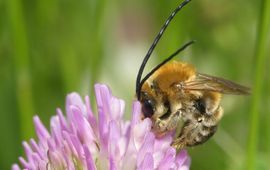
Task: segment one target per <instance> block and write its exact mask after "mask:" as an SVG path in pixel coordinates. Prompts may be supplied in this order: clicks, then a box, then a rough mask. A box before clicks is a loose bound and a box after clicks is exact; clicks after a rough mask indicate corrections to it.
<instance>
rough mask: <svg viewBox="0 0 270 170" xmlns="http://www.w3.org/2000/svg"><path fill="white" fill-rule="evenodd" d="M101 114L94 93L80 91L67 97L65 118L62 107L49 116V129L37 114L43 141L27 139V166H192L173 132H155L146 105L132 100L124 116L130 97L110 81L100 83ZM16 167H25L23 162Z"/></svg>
mask: <svg viewBox="0 0 270 170" xmlns="http://www.w3.org/2000/svg"><path fill="white" fill-rule="evenodd" d="M95 93H96V103H97V110H98V119H97V118H96V117H95V116H94V113H93V112H92V109H91V106H90V102H89V97H88V96H86V97H85V101H84V102H83V101H82V99H81V98H80V96H79V95H78V94H77V93H71V94H69V95H68V96H67V98H66V115H67V116H66V118H65V117H64V115H63V113H62V111H61V110H60V109H57V115H56V116H53V117H52V118H51V121H50V132H49V131H48V130H47V129H46V128H45V126H44V125H43V124H42V122H41V121H40V119H39V117H38V116H35V117H34V124H35V130H36V134H37V138H38V142H36V141H35V140H34V139H31V140H30V141H29V142H23V147H24V150H25V155H26V159H24V158H23V157H20V158H19V161H20V165H21V167H22V168H23V169H30V170H36V169H41V170H43V169H44V170H45V169H53V170H63V169H68V170H74V169H88V170H95V169H110V170H118V169H123V170H125V169H129V170H132V169H142V170H144V169H149V170H150V169H180V170H187V169H189V165H190V158H189V156H188V154H187V152H186V151H185V150H182V151H180V152H179V153H177V152H176V150H175V149H174V148H173V147H171V146H170V143H171V142H172V136H171V135H167V136H164V137H162V138H156V137H155V135H154V134H153V133H152V132H151V120H150V119H148V118H146V119H144V120H141V115H140V114H141V111H140V110H141V106H140V103H139V102H137V101H136V102H134V103H133V110H132V119H131V121H125V120H123V114H124V107H125V103H124V101H123V100H121V99H118V98H116V97H114V96H112V94H111V92H110V90H109V88H108V87H107V86H105V85H101V84H97V85H95ZM12 169H13V170H18V169H20V166H19V165H18V164H14V165H13V166H12Z"/></svg>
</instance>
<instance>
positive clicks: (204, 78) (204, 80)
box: [182, 73, 250, 95]
mask: <svg viewBox="0 0 270 170" xmlns="http://www.w3.org/2000/svg"><path fill="white" fill-rule="evenodd" d="M182 88H183V89H186V90H203V91H214V92H219V93H223V94H236V95H247V94H249V93H250V88H248V87H245V86H242V85H239V84H236V83H234V82H232V81H230V80H225V79H223V78H219V77H214V76H210V75H207V74H201V73H198V74H197V76H196V78H195V79H194V80H192V81H189V82H185V83H184V84H183V87H182Z"/></svg>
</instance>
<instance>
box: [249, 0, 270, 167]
mask: <svg viewBox="0 0 270 170" xmlns="http://www.w3.org/2000/svg"><path fill="white" fill-rule="evenodd" d="M269 21H270V0H261V8H260V16H259V23H258V30H257V33H258V34H257V43H256V51H255V58H256V59H255V70H254V71H255V72H254V73H255V75H254V76H255V77H254V85H253V91H252V99H251V100H252V104H251V110H250V131H249V139H248V151H247V159H246V161H247V162H246V166H247V169H249V170H253V169H256V166H255V160H256V155H257V145H258V136H259V135H258V134H259V133H258V129H259V117H260V112H259V105H260V103H261V98H262V87H263V80H264V65H265V62H266V54H265V52H266V43H267V34H268V31H269Z"/></svg>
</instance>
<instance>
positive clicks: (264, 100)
mask: <svg viewBox="0 0 270 170" xmlns="http://www.w3.org/2000/svg"><path fill="white" fill-rule="evenodd" d="M179 3H180V1H179V0H160V1H156V0H137V1H135V0H134V1H130V0H129V1H124V0H111V1H105V0H89V1H86V0H81V1H71V0H65V1H61V0H38V1H34V0H26V1H21V0H3V1H0V131H1V133H2V134H1V136H2V137H1V145H0V169H10V166H11V164H12V163H13V162H18V156H20V155H22V154H23V152H22V146H21V141H22V140H29V138H30V137H34V131H33V128H34V127H33V123H32V116H33V115H34V114H38V115H39V116H40V117H41V119H42V120H43V122H44V123H45V124H46V125H47V126H49V119H50V117H51V116H52V115H53V114H54V113H55V108H56V107H61V108H63V109H64V99H65V96H66V94H67V93H69V92H71V91H77V92H79V93H81V94H82V95H86V94H92V93H93V84H94V83H96V82H102V83H105V84H108V85H109V86H110V87H111V89H112V91H113V93H114V95H116V96H119V97H121V98H124V99H125V101H126V104H127V109H126V110H127V112H126V113H127V115H126V117H129V111H130V108H129V107H130V106H131V103H132V101H133V99H134V93H135V90H134V88H135V85H134V84H135V76H136V72H137V71H138V68H139V65H140V62H141V61H142V58H143V56H144V55H145V53H146V51H147V49H148V48H149V46H150V44H151V42H152V41H153V38H154V37H155V35H156V34H157V32H158V31H159V29H160V27H161V25H162V24H163V23H164V21H165V19H166V18H167V16H168V15H169V13H170V12H171V11H172V9H174V8H175V7H176V6H177V5H178V4H179ZM269 11H270V2H269V0H261V1H255V0H253V1H245V0H237V1H230V2H229V1H226V0H218V1H212V0H201V1H199V0H197V1H195V0H194V1H192V2H191V3H190V4H189V5H188V6H187V7H185V9H184V10H183V11H182V12H181V13H180V15H177V16H176V18H175V20H174V21H173V22H172V24H171V25H170V26H169V28H168V29H167V31H166V33H165V35H164V36H163V38H162V39H161V41H160V43H159V44H158V46H157V49H156V51H155V54H154V56H153V58H151V59H150V60H151V62H150V63H149V64H150V66H149V67H147V69H148V70H149V69H150V67H151V66H153V65H156V64H157V63H159V62H160V61H161V60H162V59H164V58H165V57H167V56H168V55H170V54H171V53H173V52H174V51H175V50H176V49H177V48H178V47H179V46H181V44H184V42H187V41H188V40H191V39H195V40H197V43H196V44H195V45H194V46H192V47H191V48H189V49H188V50H187V51H186V52H184V53H183V54H180V55H179V56H180V57H179V58H181V59H182V60H184V61H187V62H190V63H192V64H194V65H195V66H196V67H197V69H198V71H199V72H202V73H207V74H211V75H216V76H220V77H224V78H227V79H231V80H233V81H236V82H239V83H241V84H244V85H250V86H252V95H251V97H249V96H225V97H224V100H223V106H224V110H225V115H224V118H223V120H222V122H221V124H220V127H219V130H218V132H217V134H216V135H215V136H214V138H212V139H211V140H210V141H209V142H207V143H206V144H204V145H202V146H198V147H194V148H191V149H189V152H190V154H191V156H192V167H191V169H200V170H202V169H207V170H209V169H221V170H225V169H245V167H248V168H249V169H267V168H268V167H270V164H269V162H270V160H269V157H270V145H269V143H270V126H269V122H270V97H269V96H270V95H269V94H270V76H269V75H268V74H267V71H266V69H267V67H269V63H270V58H269V56H270V51H269V48H267V47H268V46H269V37H270V34H269V21H270V14H269V13H270V12H269ZM267 57H268V58H267ZM91 96H93V95H91ZM260 122H261V123H260Z"/></svg>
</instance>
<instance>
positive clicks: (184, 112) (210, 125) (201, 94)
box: [136, 0, 250, 150]
mask: <svg viewBox="0 0 270 170" xmlns="http://www.w3.org/2000/svg"><path fill="white" fill-rule="evenodd" d="M190 1H191V0H184V1H183V2H182V3H181V4H180V5H179V6H178V7H177V8H176V9H175V10H174V11H173V12H172V13H171V15H170V16H169V17H168V19H167V20H166V22H165V24H164V25H163V26H162V28H161V30H160V32H159V33H158V35H157V36H156V38H155V40H154V42H153V44H152V45H151V47H150V48H149V50H148V53H147V54H146V56H145V58H144V60H143V62H142V64H141V66H140V69H139V71H138V75H137V80H136V96H137V99H138V100H139V101H140V103H141V106H142V115H143V118H150V119H151V120H152V131H153V132H154V133H155V134H156V135H157V136H163V135H165V134H167V133H168V132H173V131H175V130H176V129H177V128H178V127H179V126H181V128H180V133H178V134H176V137H175V139H174V141H173V142H172V144H171V145H172V146H173V147H175V148H176V149H177V150H180V149H182V148H185V147H190V146H195V145H198V144H202V143H204V142H206V141H207V140H208V139H209V138H210V137H211V136H213V135H214V134H215V132H216V130H217V127H218V124H219V121H220V120H221V118H222V115H223V109H222V107H221V105H220V101H221V97H222V95H223V94H234V95H247V94H249V93H250V89H249V88H248V87H245V86H242V85H239V84H237V83H234V82H232V81H230V80H226V79H223V78H220V77H215V76H211V75H207V74H202V73H199V72H197V71H196V69H195V68H194V66H192V65H191V64H188V63H185V62H180V61H170V60H171V59H172V58H173V57H175V56H176V55H177V54H179V53H180V52H181V51H183V50H185V49H186V48H187V47H188V46H190V45H192V44H193V43H194V42H195V41H193V40H192V41H190V42H188V43H186V44H185V45H184V46H182V47H181V48H179V49H178V50H177V51H176V52H174V53H173V54H172V55H170V56H169V57H168V58H166V59H165V60H164V61H163V62H161V63H160V64H159V65H157V66H156V67H154V68H153V69H152V70H151V71H150V72H149V73H148V74H147V75H146V76H145V77H144V78H143V79H142V78H141V77H142V74H143V70H144V68H145V65H146V63H147V61H148V59H149V58H150V56H151V54H152V52H153V50H154V49H155V47H156V45H157V43H158V42H159V40H160V38H161V36H162V35H163V33H164V31H165V30H166V28H167V26H168V25H169V23H170V22H171V20H172V19H173V18H174V16H175V15H176V14H177V12H179V11H180V10H181V9H182V8H183V7H184V6H185V5H186V4H188V3H189V2H190ZM169 61H170V62H169Z"/></svg>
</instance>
